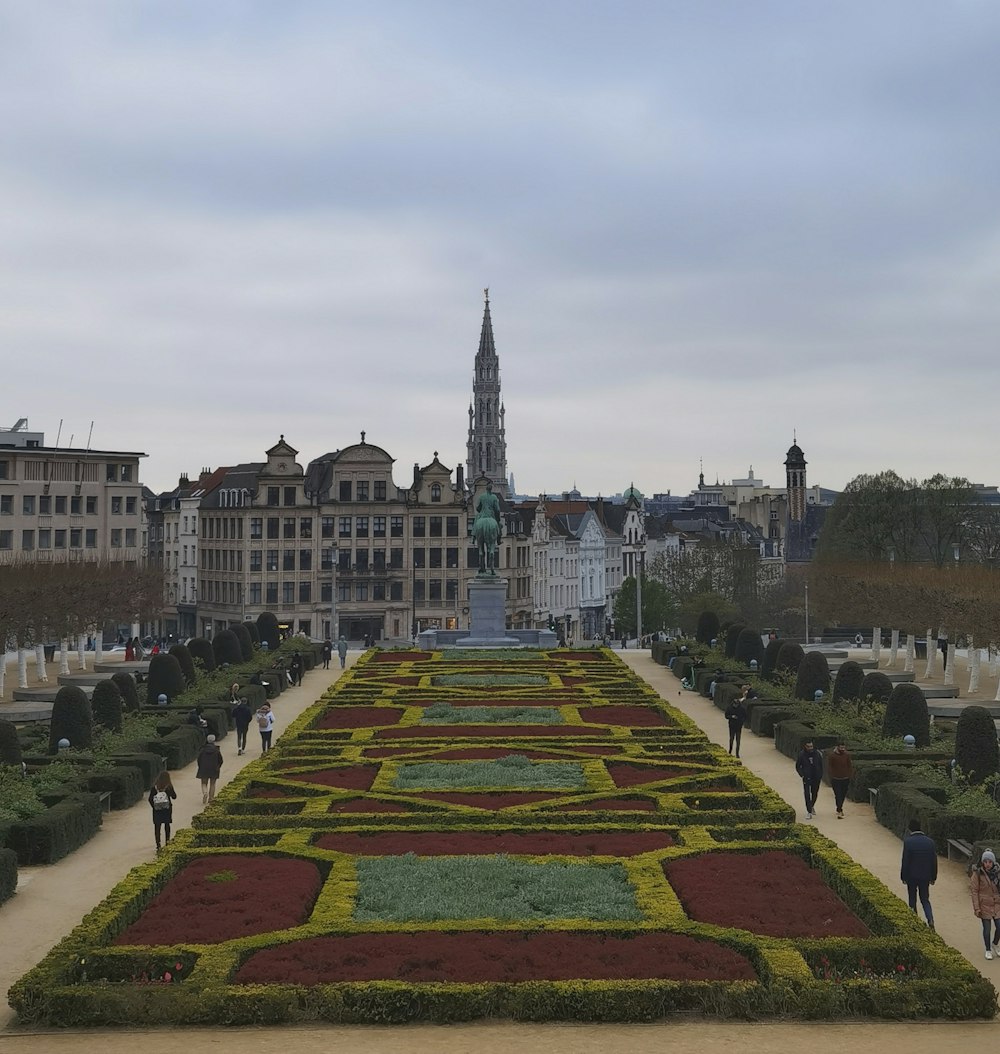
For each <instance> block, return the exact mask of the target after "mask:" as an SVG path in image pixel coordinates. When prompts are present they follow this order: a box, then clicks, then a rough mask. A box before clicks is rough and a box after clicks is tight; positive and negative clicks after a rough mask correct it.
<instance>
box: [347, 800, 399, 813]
mask: <svg viewBox="0 0 1000 1054" xmlns="http://www.w3.org/2000/svg"><path fill="white" fill-rule="evenodd" d="M329 812H395V813H401V812H413V809H411V808H410V807H409V806H408V805H404V804H403V803H402V802H395V801H383V800H382V799H381V798H348V800H347V801H338V802H334V803H333V805H331V806H330V808H329Z"/></svg>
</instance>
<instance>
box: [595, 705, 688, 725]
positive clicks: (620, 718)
mask: <svg viewBox="0 0 1000 1054" xmlns="http://www.w3.org/2000/svg"><path fill="white" fill-rule="evenodd" d="M580 717H581V719H582V720H584V721H591V722H593V723H594V724H596V725H622V726H623V727H625V728H652V727H654V726H658V725H666V724H668V723H669V722H668V721H667V719H666V718H665V717H664V716H663V714H661V713H660V712H659V710H653V709H650V708H649V707H645V706H581V707H580Z"/></svg>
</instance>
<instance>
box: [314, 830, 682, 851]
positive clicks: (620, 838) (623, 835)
mask: <svg viewBox="0 0 1000 1054" xmlns="http://www.w3.org/2000/svg"><path fill="white" fill-rule="evenodd" d="M673 844H674V839H673V838H672V837H671V836H670V835H669V834H668V833H667V832H666V831H635V832H632V833H629V832H625V831H622V832H616V833H604V832H596V833H587V834H576V833H572V832H571V833H567V834H560V833H558V832H549V831H526V832H523V833H520V834H519V833H517V832H515V831H500V832H496V833H493V832H488V831H482V832H480V831H456V832H454V833H452V834H449V833H447V832H444V831H392V832H388V831H387V832H383V833H377V832H376V833H374V834H367V835H366V834H354V833H350V832H347V833H335V834H324V835H321V836H320V837H319V838H318V839H317V840H316V845H317V846H319V848H320V849H332V850H334V851H335V852H338V853H352V854H354V855H355V856H402V855H403V854H404V853H416V854H417V856H481V855H484V854H492V853H514V854H518V853H520V854H522V855H538V856H543V855H546V854H553V855H562V856H635V855H636V854H638V853H649V852H652V851H653V850H654V849H665V848H667V846H671V845H673Z"/></svg>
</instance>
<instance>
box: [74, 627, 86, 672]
mask: <svg viewBox="0 0 1000 1054" xmlns="http://www.w3.org/2000/svg"><path fill="white" fill-rule="evenodd" d="M76 657H77V659H78V660H79V662H80V669H81V670H82V671H83V672H84V673H86V672H87V635H86V634H85V633H78V634H77V637H76Z"/></svg>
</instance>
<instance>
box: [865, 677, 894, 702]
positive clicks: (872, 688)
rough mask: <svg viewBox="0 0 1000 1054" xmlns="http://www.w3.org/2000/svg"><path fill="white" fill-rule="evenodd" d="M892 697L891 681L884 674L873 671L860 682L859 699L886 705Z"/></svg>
mask: <svg viewBox="0 0 1000 1054" xmlns="http://www.w3.org/2000/svg"><path fill="white" fill-rule="evenodd" d="M890 695H892V681H890V680H889V678H888V677H886V675H885V674H884V673H879V672H878V671H877V670H873V671H872V672H871V673H869V674H866V675H865V679H864V680H863V681H862V682H861V698H862V699H871V700H872V701H873V702H876V703H886V702H888V701H889V696H890Z"/></svg>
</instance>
